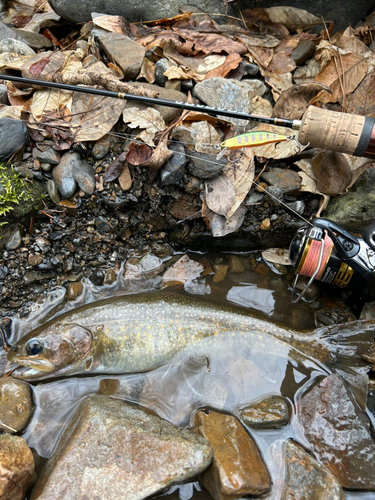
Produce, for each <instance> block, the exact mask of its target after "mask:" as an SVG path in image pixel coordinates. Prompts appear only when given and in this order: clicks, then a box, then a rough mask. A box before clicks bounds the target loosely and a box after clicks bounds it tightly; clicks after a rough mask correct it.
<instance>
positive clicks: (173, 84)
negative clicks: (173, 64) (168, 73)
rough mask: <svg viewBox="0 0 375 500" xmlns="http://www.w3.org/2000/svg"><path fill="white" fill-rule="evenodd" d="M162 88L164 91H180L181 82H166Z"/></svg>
mask: <svg viewBox="0 0 375 500" xmlns="http://www.w3.org/2000/svg"><path fill="white" fill-rule="evenodd" d="M164 87H165V88H166V89H171V90H177V92H180V91H181V80H167V81H166V82H165V85H164Z"/></svg>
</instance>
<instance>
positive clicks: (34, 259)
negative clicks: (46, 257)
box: [27, 252, 43, 267]
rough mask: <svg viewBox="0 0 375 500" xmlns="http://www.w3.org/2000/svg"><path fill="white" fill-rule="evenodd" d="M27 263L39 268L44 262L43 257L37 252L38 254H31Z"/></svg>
mask: <svg viewBox="0 0 375 500" xmlns="http://www.w3.org/2000/svg"><path fill="white" fill-rule="evenodd" d="M27 262H28V263H29V264H30V266H33V267H34V266H38V265H39V264H40V263H41V262H43V255H42V254H40V253H38V252H36V253H30V254H29V256H28V258H27Z"/></svg>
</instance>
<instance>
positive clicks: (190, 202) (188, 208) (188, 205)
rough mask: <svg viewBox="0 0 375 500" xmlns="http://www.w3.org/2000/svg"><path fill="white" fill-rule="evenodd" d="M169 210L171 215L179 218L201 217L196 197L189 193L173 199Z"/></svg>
mask: <svg viewBox="0 0 375 500" xmlns="http://www.w3.org/2000/svg"><path fill="white" fill-rule="evenodd" d="M169 212H170V214H171V215H172V216H173V217H175V218H176V219H180V220H185V219H195V218H197V217H201V211H200V205H197V199H196V197H194V196H191V195H189V194H184V195H183V196H181V198H179V199H178V200H175V201H174V202H173V205H172V206H171V208H170V209H169Z"/></svg>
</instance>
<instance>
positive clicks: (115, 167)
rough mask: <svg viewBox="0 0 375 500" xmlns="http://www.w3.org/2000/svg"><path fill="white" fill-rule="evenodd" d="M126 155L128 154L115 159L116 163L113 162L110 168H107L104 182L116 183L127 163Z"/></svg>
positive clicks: (122, 154)
mask: <svg viewBox="0 0 375 500" xmlns="http://www.w3.org/2000/svg"><path fill="white" fill-rule="evenodd" d="M126 155H127V153H125V152H122V153H121V154H120V155H119V156H118V157H117V158H116V159H115V161H114V162H112V163H111V165H109V167H108V168H107V170H106V171H105V172H104V174H103V180H104V182H111V181H114V180H115V179H117V177H119V175H120V174H121V172H122V170H123V168H124V165H125V162H126Z"/></svg>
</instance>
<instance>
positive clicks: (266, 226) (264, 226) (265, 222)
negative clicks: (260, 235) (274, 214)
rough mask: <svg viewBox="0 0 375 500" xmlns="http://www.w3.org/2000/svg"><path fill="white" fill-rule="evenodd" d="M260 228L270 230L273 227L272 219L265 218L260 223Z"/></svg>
mask: <svg viewBox="0 0 375 500" xmlns="http://www.w3.org/2000/svg"><path fill="white" fill-rule="evenodd" d="M260 229H261V230H262V231H269V230H270V229H271V221H270V220H269V219H268V218H267V219H263V220H262V222H261V223H260Z"/></svg>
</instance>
